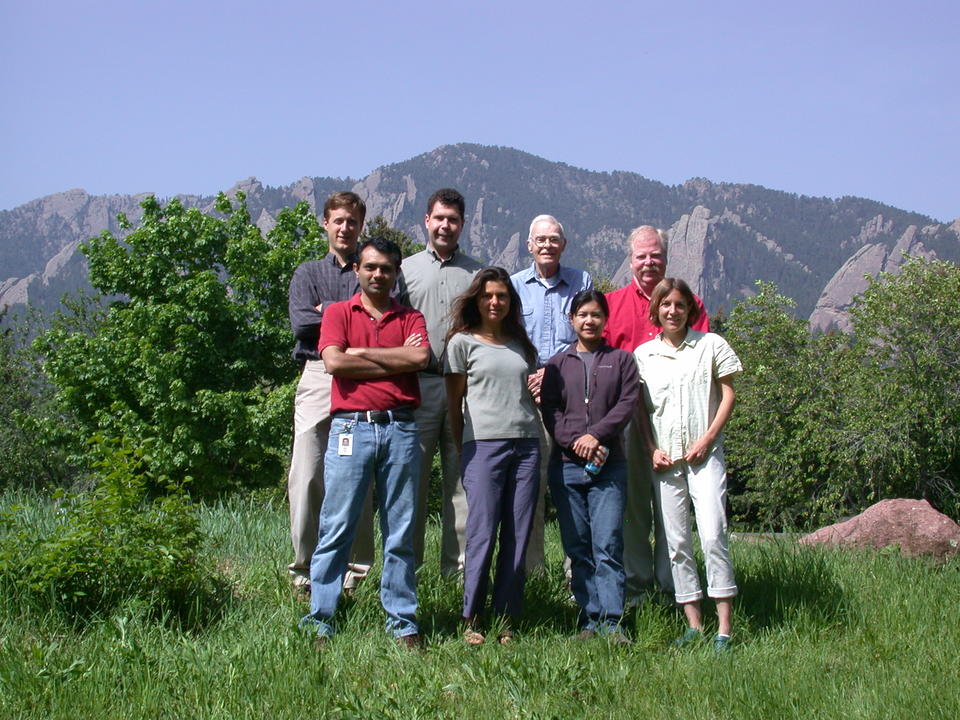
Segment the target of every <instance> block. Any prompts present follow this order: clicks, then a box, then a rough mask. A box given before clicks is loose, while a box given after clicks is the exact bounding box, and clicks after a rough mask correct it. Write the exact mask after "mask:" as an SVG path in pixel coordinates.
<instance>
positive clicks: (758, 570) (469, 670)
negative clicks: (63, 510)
mask: <svg viewBox="0 0 960 720" xmlns="http://www.w3.org/2000/svg"><path fill="white" fill-rule="evenodd" d="M7 505H9V499H5V498H0V506H4V507H6V506H7ZM29 511H30V512H35V513H36V522H38V523H40V522H47V521H48V520H49V508H45V507H41V506H38V504H37V503H34V504H33V506H32V507H31V508H30V509H29ZM203 527H204V529H205V530H206V532H207V533H208V536H209V548H208V549H209V557H210V562H211V563H215V564H216V566H217V567H218V568H220V569H221V570H222V571H223V572H224V573H225V575H226V576H227V578H228V579H229V582H230V588H229V593H228V594H227V595H226V599H225V601H224V603H223V605H222V607H219V608H214V609H212V610H211V611H210V612H208V613H207V614H206V615H207V617H208V619H207V620H206V621H205V622H204V623H202V624H200V625H199V626H198V627H192V628H183V627H177V626H176V624H175V623H173V622H171V621H169V620H167V621H164V619H162V618H161V619H159V620H158V619H155V618H154V619H152V618H150V617H149V616H147V615H146V614H145V613H144V612H143V610H142V609H141V608H139V607H137V606H136V605H134V604H132V605H130V606H127V607H125V608H123V610H122V611H120V612H117V613H115V614H114V615H112V616H110V617H104V618H98V619H96V620H94V621H90V622H87V623H84V624H83V625H82V626H79V627H78V626H75V625H72V624H70V623H69V622H67V621H66V620H64V619H63V618H62V617H59V616H56V615H48V616H43V617H38V616H35V615H30V614H28V613H26V612H24V611H23V610H22V608H18V607H17V603H11V602H8V601H7V600H6V599H4V605H3V607H2V609H0V717H2V718H71V719H74V718H111V719H112V720H116V719H117V718H230V720H236V719H238V718H244V719H246V718H288V717H289V718H304V717H344V718H354V717H359V718H434V717H439V718H458V719H462V718H598V717H599V718H608V717H617V718H633V717H638V718H795V717H797V718H845V719H848V720H849V719H850V718H871V719H872V718H910V719H911V720H918V719H920V718H950V719H951V720H952V719H954V718H958V717H960V623H958V621H957V615H958V611H960V561H957V560H954V561H952V562H950V563H948V564H946V565H939V566H938V565H936V564H934V563H931V562H926V561H923V560H907V559H903V558H901V557H899V556H898V555H897V554H895V553H870V554H866V553H864V554H860V553H842V552H835V551H822V550H815V549H806V548H798V547H796V546H795V545H793V544H791V543H789V542H777V541H774V542H764V543H752V542H751V543H748V542H745V541H743V540H737V539H735V540H734V542H733V554H734V562H735V565H736V569H737V573H738V580H739V584H740V589H741V595H740V598H738V602H737V604H736V606H735V607H736V618H735V620H736V626H735V640H736V645H735V648H734V650H733V652H731V653H729V654H727V655H724V656H716V655H715V654H714V653H713V652H712V650H710V649H706V648H702V649H696V650H692V651H685V652H676V651H673V650H671V649H669V642H670V640H671V639H672V638H673V637H675V636H676V635H678V634H679V632H680V631H681V630H682V629H683V624H682V620H681V618H680V615H679V614H678V613H677V612H675V611H674V610H672V609H664V608H662V607H659V606H656V605H654V604H648V605H645V606H642V607H641V608H639V609H638V610H637V611H635V612H633V613H631V615H630V616H629V625H628V629H629V633H630V635H631V637H633V638H634V643H633V644H632V645H631V646H629V647H626V648H619V647H613V646H611V645H609V644H607V643H606V642H605V641H604V640H594V641H591V642H589V643H577V642H575V641H573V640H572V639H571V636H572V635H573V634H574V633H575V631H576V628H575V620H576V611H575V609H574V608H573V607H571V606H570V605H569V604H568V603H567V602H566V599H565V598H566V593H565V591H564V588H563V584H562V582H561V580H560V576H561V569H560V560H561V552H560V546H559V538H558V533H557V529H556V527H555V526H549V527H548V540H547V542H548V558H549V561H550V563H551V564H550V566H549V568H548V573H547V575H546V576H545V577H540V578H534V579H533V580H531V582H530V583H529V584H528V591H527V608H528V609H527V614H526V617H525V621H524V624H523V625H522V626H521V627H520V635H519V638H518V641H517V642H516V643H515V644H514V645H513V646H510V647H501V646H497V645H495V644H488V645H484V646H482V647H480V648H468V647H466V646H465V645H464V644H463V642H462V641H461V640H460V636H459V632H458V624H457V623H458V614H459V613H458V608H459V602H460V588H459V586H458V584H457V583H456V582H453V581H444V580H441V579H440V578H439V577H438V571H437V563H436V559H435V555H436V543H437V534H436V528H435V527H431V536H430V541H431V542H432V545H430V548H429V549H430V551H431V556H432V557H431V560H430V561H428V563H427V564H426V566H425V567H424V568H423V569H422V571H421V575H420V608H421V610H420V619H421V623H422V626H423V628H424V631H425V633H426V636H427V641H428V647H427V649H426V651H425V652H424V653H422V654H413V653H408V652H405V651H402V650H400V649H398V648H397V647H395V646H394V644H393V642H392V641H391V639H390V638H388V637H387V636H386V635H385V634H384V632H383V614H382V610H381V609H380V606H379V602H378V597H377V588H376V583H375V582H369V581H368V582H367V583H366V584H365V585H363V586H362V587H361V589H360V590H359V591H358V593H357V595H356V596H355V598H354V599H353V600H351V601H349V602H347V603H345V604H344V607H343V612H342V613H341V616H340V618H339V619H338V623H339V630H340V632H339V634H338V635H337V637H336V639H335V640H334V641H333V642H332V643H331V644H329V646H328V647H327V648H326V649H325V650H324V651H323V652H321V653H318V652H317V651H316V650H315V649H314V648H313V645H312V637H311V636H310V635H309V634H307V633H305V632H303V631H301V630H299V629H298V627H297V621H298V620H299V619H300V617H301V616H302V615H303V614H304V612H305V609H306V608H305V606H304V605H303V604H302V603H301V602H300V601H298V600H297V599H295V598H294V597H293V596H292V594H291V593H290V591H289V586H288V582H287V578H286V575H285V569H284V563H285V562H287V556H288V554H289V540H288V536H287V516H286V509H285V507H283V506H281V505H279V504H277V505H269V504H268V505H263V504H256V503H254V502H251V501H242V500H237V501H234V502H231V503H229V504H225V505H218V506H215V507H210V508H206V509H204V511H203ZM710 611H711V612H712V608H710Z"/></svg>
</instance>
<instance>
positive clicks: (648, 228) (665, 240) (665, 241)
mask: <svg viewBox="0 0 960 720" xmlns="http://www.w3.org/2000/svg"><path fill="white" fill-rule="evenodd" d="M646 232H654V233H656V234H657V238H659V240H660V249H661V250H663V255H664V258H666V255H667V246H668V245H669V243H670V238H669V237H668V235H667V231H666V230H661V229H660V228H658V227H654V226H653V225H641V226H640V227H635V228H634V229H633V230H631V231H630V235H628V236H627V248H628V249H629V250H630V251H631V252H633V241H634V240H636V238H637V235H639V234H640V233H646Z"/></svg>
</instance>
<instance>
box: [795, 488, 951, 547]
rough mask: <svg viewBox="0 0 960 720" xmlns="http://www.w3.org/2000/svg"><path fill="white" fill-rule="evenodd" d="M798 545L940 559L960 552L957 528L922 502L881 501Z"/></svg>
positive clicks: (812, 534)
mask: <svg viewBox="0 0 960 720" xmlns="http://www.w3.org/2000/svg"><path fill="white" fill-rule="evenodd" d="M800 542H801V543H802V544H804V545H820V544H824V545H838V546H840V547H856V548H873V549H877V550H880V549H882V548H886V547H899V548H900V552H901V553H903V554H904V555H907V556H909V557H913V556H917V555H929V556H932V557H936V558H940V559H943V558H946V557H949V556H951V555H956V554H957V553H958V552H960V525H957V523H955V522H954V521H953V520H951V519H950V518H948V517H947V516H946V515H944V514H943V513H940V512H937V511H936V510H935V509H934V508H933V507H932V506H931V505H930V503H928V502H927V501H926V500H903V499H898V500H883V501H881V502H878V503H877V504H876V505H871V506H870V507H869V508H867V509H866V510H864V511H863V512H862V513H861V514H859V515H857V516H856V517H853V518H850V519H849V520H846V521H844V522H841V523H837V524H835V525H829V526H827V527H825V528H821V529H819V530H817V531H816V532H813V533H810V534H809V535H806V536H804V537H803V538H801V539H800Z"/></svg>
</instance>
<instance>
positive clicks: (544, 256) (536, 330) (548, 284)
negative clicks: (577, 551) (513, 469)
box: [510, 215, 593, 570]
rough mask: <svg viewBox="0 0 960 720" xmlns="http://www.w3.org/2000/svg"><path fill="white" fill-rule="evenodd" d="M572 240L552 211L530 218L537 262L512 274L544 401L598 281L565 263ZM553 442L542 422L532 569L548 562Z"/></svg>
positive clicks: (533, 385)
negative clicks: (553, 369) (574, 316)
mask: <svg viewBox="0 0 960 720" xmlns="http://www.w3.org/2000/svg"><path fill="white" fill-rule="evenodd" d="M566 246H567V239H566V237H565V236H564V234H563V225H561V224H560V222H559V221H558V220H557V219H556V218H555V217H553V216H552V215H537V217H535V218H534V219H533V222H531V223H530V233H529V235H528V237H527V250H529V251H530V255H531V256H532V257H533V264H532V265H531V266H530V267H529V268H527V269H526V270H521V271H520V272H518V273H514V274H513V275H511V276H510V281H511V283H512V284H513V287H514V288H515V289H516V291H517V294H518V295H519V296H520V302H521V304H522V305H523V308H522V309H523V326H524V329H525V330H526V331H527V337H529V338H530V342H532V343H533V346H534V347H535V348H536V349H537V372H536V373H535V374H534V375H531V376H530V391H531V392H532V393H533V397H534V400H536V401H537V403H538V404H539V402H540V383H541V381H542V380H543V367H544V365H546V364H547V360H549V359H550V358H551V357H553V356H554V355H555V354H557V353H558V352H560V351H561V350H565V349H566V348H567V346H568V345H570V343H572V342H574V341H575V340H576V339H577V336H576V334H575V333H574V332H573V327H572V326H571V325H570V303H571V302H572V301H573V297H574V296H575V295H576V294H577V293H578V292H580V291H581V290H588V289H590V288H592V287H593V281H592V280H591V279H590V275H589V273H587V272H586V271H584V270H575V269H573V268H571V267H563V266H561V265H560V256H561V255H563V251H564V249H565V248H566ZM552 450H553V443H552V441H551V440H550V438H549V435H548V434H547V433H546V432H545V431H544V429H543V427H542V426H541V428H540V458H541V460H540V500H539V502H538V503H537V511H536V515H535V516H534V519H533V531H532V532H531V534H530V544H529V545H528V546H527V570H534V569H537V568H542V567H543V496H544V493H545V492H546V487H547V468H548V467H549V464H550V463H549V460H550V453H551V452H552Z"/></svg>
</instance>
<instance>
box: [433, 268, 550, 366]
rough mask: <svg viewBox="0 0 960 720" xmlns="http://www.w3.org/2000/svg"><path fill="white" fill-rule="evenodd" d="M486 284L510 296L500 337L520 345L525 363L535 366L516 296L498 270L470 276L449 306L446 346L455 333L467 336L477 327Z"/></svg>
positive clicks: (506, 275)
mask: <svg viewBox="0 0 960 720" xmlns="http://www.w3.org/2000/svg"><path fill="white" fill-rule="evenodd" d="M488 282H498V283H503V285H504V286H505V287H506V288H507V292H509V293H510V309H509V310H508V311H507V315H506V317H505V318H504V319H503V325H502V328H503V333H504V335H506V336H507V337H510V338H513V339H514V340H516V341H517V342H519V343H520V345H521V346H522V347H523V354H524V357H526V358H527V362H536V360H537V349H536V348H535V347H534V346H533V343H531V342H530V338H528V337H527V331H526V330H524V328H523V322H522V321H521V320H520V310H521V303H520V296H519V295H517V291H516V290H515V289H514V288H513V283H512V282H510V275H508V274H507V271H506V270H504V269H503V268H501V267H488V268H484V269H483V270H481V271H480V272H478V273H477V274H476V275H474V276H473V282H471V283H470V287H468V288H467V289H466V291H464V293H463V294H462V295H461V296H460V297H458V298H457V299H456V301H455V302H454V303H453V308H452V309H451V310H450V332H448V333H447V337H446V340H447V342H449V341H450V338H452V337H453V336H454V335H456V334H458V333H463V332H471V331H473V330H476V329H477V328H479V327H480V307H479V306H478V305H477V302H478V300H479V299H480V295H481V294H482V293H483V290H484V288H485V287H486V286H487V283H488Z"/></svg>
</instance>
